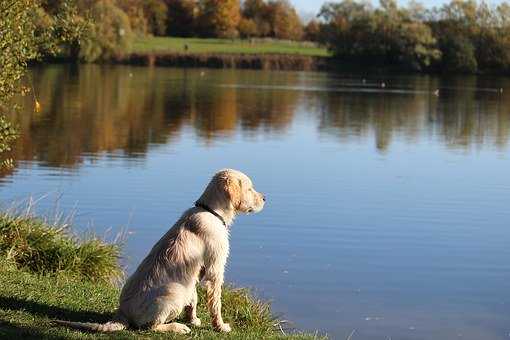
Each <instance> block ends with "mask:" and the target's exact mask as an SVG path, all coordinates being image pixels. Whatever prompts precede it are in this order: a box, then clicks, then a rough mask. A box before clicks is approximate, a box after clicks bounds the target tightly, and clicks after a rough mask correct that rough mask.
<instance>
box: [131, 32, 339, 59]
mask: <svg viewBox="0 0 510 340" xmlns="http://www.w3.org/2000/svg"><path fill="white" fill-rule="evenodd" d="M186 45H187V47H188V49H187V51H186V50H185V46H186ZM151 52H153V53H184V52H187V53H194V54H197V53H198V54H202V53H203V54H214V53H217V54H288V55H303V56H316V57H327V56H329V55H330V53H329V52H328V50H327V49H326V48H324V47H319V46H316V45H314V44H312V43H306V42H305V43H300V42H291V41H278V40H254V41H252V42H250V41H249V40H228V39H200V38H174V37H146V38H140V39H137V40H136V41H135V42H134V44H133V47H132V53H140V54H144V53H151Z"/></svg>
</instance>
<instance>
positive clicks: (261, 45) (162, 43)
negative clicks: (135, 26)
mask: <svg viewBox="0 0 510 340" xmlns="http://www.w3.org/2000/svg"><path fill="white" fill-rule="evenodd" d="M330 56H331V55H330V53H329V51H328V50H327V49H326V48H324V47H321V46H318V45H316V44H314V43H310V42H293V41H280V40H271V39H251V40H228V39H201V38H174V37H144V38H138V39H136V40H135V41H134V43H133V46H132V48H131V51H130V53H128V54H126V55H123V56H119V57H117V58H115V60H114V62H117V63H123V64H133V65H151V66H152V65H157V66H171V67H205V68H241V69H259V70H288V71H290V70H292V71H312V70H321V69H326V68H328V62H329V60H330Z"/></svg>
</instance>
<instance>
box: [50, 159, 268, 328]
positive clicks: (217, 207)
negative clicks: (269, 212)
mask: <svg viewBox="0 0 510 340" xmlns="http://www.w3.org/2000/svg"><path fill="white" fill-rule="evenodd" d="M264 202H265V197H264V195H262V194H260V193H258V192H256V191H255V190H254V189H253V184H252V182H251V180H250V179H249V178H248V177H247V176H246V175H245V174H243V173H241V172H239V171H236V170H231V169H226V170H222V171H220V172H218V173H217V174H216V175H214V177H213V178H212V180H211V182H210V183H209V185H208V186H207V188H206V189H205V191H204V193H203V194H202V196H201V197H200V198H199V200H198V201H197V203H200V204H203V205H205V206H207V207H209V208H210V209H212V210H214V211H215V212H216V213H218V214H219V215H220V216H222V217H223V219H224V220H225V223H226V224H227V227H225V226H224V225H223V223H222V221H221V220H220V219H219V218H218V217H217V216H214V215H213V214H212V213H210V212H208V211H206V210H205V209H203V208H200V207H194V208H191V209H189V210H187V211H186V212H185V213H184V214H183V215H182V216H181V218H180V219H179V220H178V221H177V223H176V224H175V225H174V226H173V227H172V228H171V229H170V230H169V231H168V232H167V233H166V234H165V235H164V236H163V237H162V238H161V239H160V240H159V241H158V243H156V245H155V246H154V247H153V248H152V250H151V251H150V253H149V255H147V257H146V258H145V259H144V260H143V261H142V263H141V264H140V265H139V266H138V268H137V270H136V271H135V272H134V273H133V275H131V277H129V279H128V280H127V281H126V284H125V285H124V287H123V289H122V292H121V295H120V306H119V309H118V311H117V314H116V316H115V318H114V320H113V321H110V322H108V323H105V324H95V323H80V322H69V321H56V323H58V324H60V325H66V326H68V327H72V328H77V329H82V330H89V331H103V332H108V331H117V330H122V329H126V328H128V327H134V328H149V329H152V330H156V331H174V332H177V333H188V332H190V329H189V328H188V327H187V326H186V325H184V324H181V323H177V322H171V323H169V322H170V321H172V320H174V319H175V318H177V317H178V316H179V315H180V314H181V312H182V311H183V310H186V316H187V320H188V321H189V322H190V323H191V324H192V325H194V326H200V324H201V322H200V319H199V318H197V315H196V306H197V292H196V284H197V283H198V282H199V281H200V280H201V279H202V280H203V282H204V284H205V287H206V293H207V306H208V309H209V312H210V313H211V318H212V323H213V326H214V328H215V329H216V330H218V331H222V332H229V331H230V326H229V324H227V323H224V322H223V318H222V316H221V287H222V284H223V273H224V270H225V264H226V261H227V257H228V254H229V230H228V226H230V225H231V224H232V222H233V221H234V217H235V216H236V214H238V213H250V212H259V211H260V210H262V208H263V207H264Z"/></svg>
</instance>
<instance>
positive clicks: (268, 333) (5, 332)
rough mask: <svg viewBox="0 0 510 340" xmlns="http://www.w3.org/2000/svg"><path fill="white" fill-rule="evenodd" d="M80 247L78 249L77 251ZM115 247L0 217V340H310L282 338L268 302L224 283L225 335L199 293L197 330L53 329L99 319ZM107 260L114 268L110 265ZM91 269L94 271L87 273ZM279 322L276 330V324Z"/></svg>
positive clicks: (112, 304)
mask: <svg viewBox="0 0 510 340" xmlns="http://www.w3.org/2000/svg"><path fill="white" fill-rule="evenodd" d="M84 249H86V250H84ZM119 255H120V247H119V246H118V245H115V244H107V243H104V242H102V241H101V240H99V239H97V238H93V237H89V238H87V239H85V240H80V239H79V238H77V237H74V236H71V235H70V233H69V231H68V229H67V228H61V227H53V226H49V225H48V224H46V223H45V222H44V221H41V220H38V219H33V218H31V217H13V216H10V215H0V338H2V339H14V338H23V339H189V338H193V339H312V338H314V337H313V336H309V335H305V334H291V335H285V334H284V333H282V329H285V328H286V327H285V325H280V324H279V322H278V321H277V320H276V319H275V318H274V317H273V316H272V315H271V311H270V307H269V305H267V304H265V303H261V302H259V301H257V300H256V299H254V298H253V297H252V296H251V295H250V294H249V292H248V291H247V290H243V289H235V288H232V287H226V288H225V289H224V293H223V314H224V318H225V320H227V322H230V323H231V325H232V326H233V331H232V333H230V334H228V335H225V334H220V333H217V332H215V331H214V330H213V329H212V326H211V323H210V318H209V315H208V313H207V311H206V310H205V306H204V304H203V301H204V295H203V291H202V290H199V299H200V302H199V309H198V315H199V317H200V318H201V319H202V322H203V326H202V327H201V328H192V333H191V334H190V335H187V336H179V335H175V334H171V333H165V334H162V333H155V332H151V331H121V332H115V333H109V334H103V333H83V332H80V331H75V330H71V329H67V328H65V327H56V326H54V325H53V324H52V323H51V321H52V320H55V319H63V320H72V321H82V322H83V321H84V322H106V321H108V320H110V319H111V317H112V316H113V314H114V311H115V308H116V307H117V303H118V295H119V288H118V285H116V284H114V283H112V282H115V281H117V282H118V279H119V277H120V275H121V273H122V271H121V270H120V267H119V265H118V259H119ZM112 264H114V266H112ZM88 266H97V267H99V268H102V270H90V268H89V267H88ZM280 326H281V327H282V328H280Z"/></svg>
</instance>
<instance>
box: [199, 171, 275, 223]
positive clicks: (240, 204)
mask: <svg viewBox="0 0 510 340" xmlns="http://www.w3.org/2000/svg"><path fill="white" fill-rule="evenodd" d="M265 201H266V198H265V196H264V195H263V194H261V193H259V192H257V191H255V189H254V188H253V183H252V181H251V179H250V178H249V177H248V176H246V175H245V174H243V173H242V172H240V171H237V170H232V169H225V170H221V171H219V172H218V173H216V174H215V175H214V177H213V178H212V180H211V182H210V183H209V185H208V186H207V188H206V189H205V191H204V193H203V194H202V197H200V199H199V202H201V203H203V204H207V205H209V206H210V207H218V208H223V209H229V210H233V211H234V212H236V213H251V212H255V213H256V212H259V211H261V210H262V209H263V208H264V204H265Z"/></svg>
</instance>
